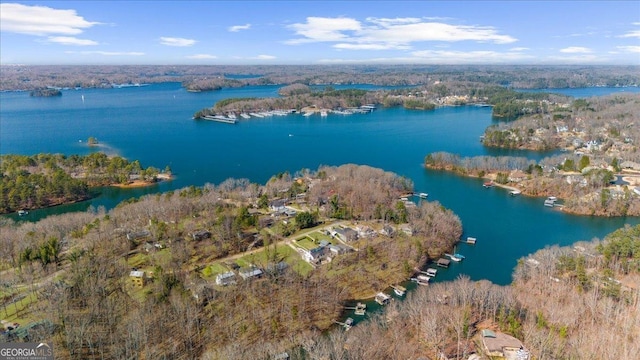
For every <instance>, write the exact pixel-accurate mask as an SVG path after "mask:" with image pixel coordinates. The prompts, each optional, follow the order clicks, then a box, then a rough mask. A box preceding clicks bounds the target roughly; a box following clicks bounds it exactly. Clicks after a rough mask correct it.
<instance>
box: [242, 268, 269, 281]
mask: <svg viewBox="0 0 640 360" xmlns="http://www.w3.org/2000/svg"><path fill="white" fill-rule="evenodd" d="M238 274H240V277H241V278H242V279H243V280H247V279H251V278H257V277H260V276H262V274H263V272H262V270H260V269H259V268H258V267H256V266H253V265H251V266H250V267H248V268H245V269H240V271H238Z"/></svg>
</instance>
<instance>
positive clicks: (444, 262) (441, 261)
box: [436, 258, 451, 268]
mask: <svg viewBox="0 0 640 360" xmlns="http://www.w3.org/2000/svg"><path fill="white" fill-rule="evenodd" d="M449 264H451V260H449V259H445V258H440V259H438V261H437V262H436V265H438V266H440V267H443V268H448V267H449Z"/></svg>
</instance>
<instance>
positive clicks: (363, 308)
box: [353, 302, 367, 316]
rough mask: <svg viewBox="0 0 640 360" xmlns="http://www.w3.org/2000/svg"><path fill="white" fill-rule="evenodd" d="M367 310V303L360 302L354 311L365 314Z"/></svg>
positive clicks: (361, 314)
mask: <svg viewBox="0 0 640 360" xmlns="http://www.w3.org/2000/svg"><path fill="white" fill-rule="evenodd" d="M366 311H367V304H365V303H361V302H359V303H358V305H356V309H355V311H354V312H353V313H354V314H356V315H359V316H363V315H364V314H365V312H366Z"/></svg>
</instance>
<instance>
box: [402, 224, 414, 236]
mask: <svg viewBox="0 0 640 360" xmlns="http://www.w3.org/2000/svg"><path fill="white" fill-rule="evenodd" d="M400 230H402V232H403V233H405V234H407V235H409V236H413V228H412V227H411V225H409V224H402V225H400Z"/></svg>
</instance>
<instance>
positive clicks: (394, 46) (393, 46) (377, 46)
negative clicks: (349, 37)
mask: <svg viewBox="0 0 640 360" xmlns="http://www.w3.org/2000/svg"><path fill="white" fill-rule="evenodd" d="M333 47H334V48H336V49H345V50H389V49H398V50H406V49H410V48H411V47H410V46H408V45H400V44H353V43H339V44H335V45H333Z"/></svg>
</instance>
